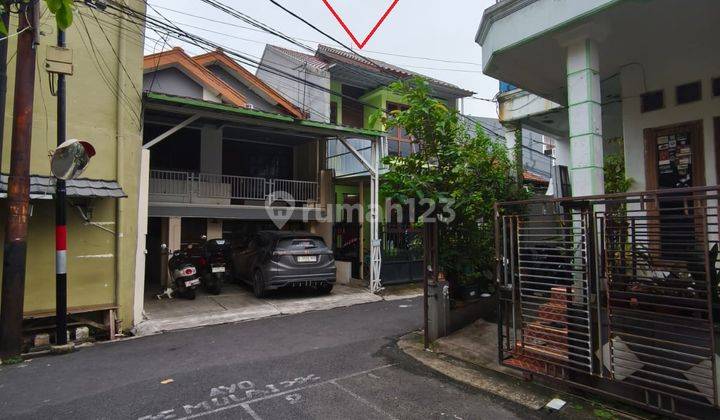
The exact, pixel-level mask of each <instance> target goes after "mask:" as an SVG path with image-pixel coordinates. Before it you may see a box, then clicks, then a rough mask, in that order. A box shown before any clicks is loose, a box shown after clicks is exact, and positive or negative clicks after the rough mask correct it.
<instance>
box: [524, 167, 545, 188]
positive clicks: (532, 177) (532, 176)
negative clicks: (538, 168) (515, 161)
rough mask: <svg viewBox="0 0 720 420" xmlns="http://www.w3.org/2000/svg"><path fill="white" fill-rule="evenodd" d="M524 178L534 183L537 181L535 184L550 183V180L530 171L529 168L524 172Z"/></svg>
mask: <svg viewBox="0 0 720 420" xmlns="http://www.w3.org/2000/svg"><path fill="white" fill-rule="evenodd" d="M523 179H524V180H525V181H529V182H532V183H535V184H542V185H549V184H550V181H548V180H547V179H545V178H543V177H541V176H540V175H535V174H534V173H532V172H530V171H528V170H526V171H525V172H523Z"/></svg>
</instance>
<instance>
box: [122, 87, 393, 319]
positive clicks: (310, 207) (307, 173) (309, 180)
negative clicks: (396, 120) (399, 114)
mask: <svg viewBox="0 0 720 420" xmlns="http://www.w3.org/2000/svg"><path fill="white" fill-rule="evenodd" d="M145 98H146V108H145V121H146V125H147V124H152V125H153V127H152V129H147V130H146V138H145V140H144V147H143V150H142V172H141V185H140V208H139V212H138V213H139V214H138V217H139V220H138V226H139V229H138V230H139V232H138V235H139V237H138V239H139V240H138V251H137V261H138V262H137V264H138V266H137V270H136V281H135V285H136V290H135V292H136V293H135V296H136V299H135V302H136V304H135V312H136V314H135V319H136V320H143V322H141V324H143V325H144V326H142V325H138V327H137V328H136V329H137V330H138V332H141V333H142V331H143V330H146V331H152V332H157V331H164V330H166V329H176V326H177V325H182V327H177V328H189V327H193V326H198V325H207V324H215V323H223V322H234V321H240V320H244V319H254V318H257V317H263V316H271V315H279V314H284V313H295V312H298V311H300V312H301V311H303V310H312V309H327V308H331V307H337V306H346V305H352V304H356V303H363V302H371V301H374V300H377V299H379V298H377V297H376V296H374V294H373V293H376V292H378V291H379V290H381V280H380V266H381V261H380V255H381V254H380V240H379V229H378V223H379V210H378V192H379V180H378V172H379V171H378V168H379V158H380V155H381V153H380V147H381V144H382V139H383V133H380V132H376V131H372V130H363V129H355V128H349V127H343V126H336V125H332V124H327V123H321V122H316V121H309V120H302V119H297V118H293V117H290V116H287V115H279V114H273V113H269V112H264V111H259V110H255V109H248V108H239V107H235V106H230V105H225V104H219V103H209V102H207V101H202V100H197V99H191V98H184V97H176V96H171V95H165V94H157V93H146V95H145ZM160 128H161V129H160ZM193 130H194V132H196V133H197V134H196V135H195V137H196V138H195V139H193V138H192V137H193V134H192V132H193ZM148 133H152V134H151V135H150V136H148V135H147V134H148ZM188 133H190V134H188ZM183 136H184V138H185V140H183ZM187 138H190V140H192V141H195V142H197V143H198V144H199V154H200V159H199V160H200V162H201V163H200V167H199V170H195V171H193V170H192V169H188V168H186V167H181V168H172V167H171V168H167V167H153V165H155V164H156V163H157V162H163V163H165V166H167V165H168V163H167V162H170V163H169V164H173V163H174V162H177V160H175V161H173V160H159V159H157V157H156V156H155V155H153V153H166V154H167V153H171V154H181V153H185V154H190V155H192V152H191V151H190V152H188V151H184V150H183V148H182V147H183V146H182V145H184V144H188V143H187V141H186V140H187ZM357 138H361V139H365V140H370V141H371V150H372V153H371V156H370V159H367V158H366V155H363V154H361V153H360V152H359V151H358V150H356V149H355V148H354V147H353V145H352V141H351V140H352V139H357ZM238 139H241V141H243V142H245V143H247V144H249V145H251V149H249V150H254V148H255V146H254V145H258V146H257V147H261V146H262V145H268V144H269V145H270V146H272V147H293V148H295V152H294V156H293V157H292V158H291V160H293V162H294V165H295V166H294V169H293V171H294V173H291V174H290V176H289V177H288V178H286V179H277V178H276V177H272V178H271V177H270V176H267V175H266V176H264V177H262V178H258V177H250V176H247V174H238V173H231V171H232V170H237V166H235V167H227V166H226V167H222V165H219V166H218V167H213V162H217V161H218V160H220V161H222V160H226V159H224V158H226V156H225V153H229V150H230V148H226V149H225V150H223V148H222V147H223V142H224V141H227V140H232V141H236V140H238ZM328 139H337V140H339V141H340V142H342V143H343V144H345V145H346V146H347V147H348V149H349V150H350V152H351V153H352V154H353V156H355V157H356V158H357V159H358V161H359V163H360V164H361V165H362V166H363V167H365V168H366V169H367V171H368V172H369V173H370V175H371V179H372V182H371V194H370V195H371V199H370V209H369V210H368V222H369V223H370V225H371V241H372V247H371V249H372V253H371V269H370V278H369V287H368V289H369V290H358V289H349V288H346V287H337V289H336V290H335V291H334V292H333V294H332V295H331V296H325V297H316V296H309V295H302V294H300V295H295V296H292V295H288V296H284V295H281V296H279V300H278V301H277V302H276V301H275V300H256V299H255V298H254V297H252V296H251V294H250V293H249V292H248V291H247V290H245V289H243V288H241V287H240V286H235V285H232V284H228V285H225V286H224V290H223V293H222V294H221V295H220V296H205V295H203V294H201V295H199V296H198V299H197V300H196V301H192V302H191V301H186V300H182V299H172V300H167V301H157V300H154V299H153V297H154V295H155V294H156V293H155V291H154V290H152V291H151V290H149V289H147V288H146V277H147V276H146V255H147V261H148V262H151V261H154V260H156V259H157V260H158V261H159V262H160V266H159V267H158V266H157V264H155V265H154V266H152V269H153V270H159V271H160V272H161V273H162V272H166V269H165V268H164V265H163V262H164V263H165V265H166V259H164V258H163V256H162V255H159V256H158V255H157V252H155V250H154V248H153V249H150V248H152V247H151V246H150V245H149V244H148V242H147V238H148V225H149V224H148V220H149V219H154V221H157V220H158V219H162V220H163V225H162V226H161V228H160V230H161V231H162V234H161V235H162V239H163V242H165V243H167V245H168V246H170V248H171V249H179V248H180V247H181V242H182V241H183V238H182V235H181V234H180V231H181V229H184V228H182V224H181V223H180V222H181V221H186V220H188V221H193V222H194V224H197V223H195V222H197V221H201V223H200V224H201V225H202V226H207V232H208V234H207V236H208V237H211V236H212V235H210V232H211V228H212V225H213V224H214V223H216V221H218V220H219V221H221V222H222V221H234V222H239V223H267V222H270V223H272V220H271V217H270V214H271V213H272V212H273V209H275V207H274V202H273V197H275V195H276V193H277V192H281V191H284V192H291V193H292V196H293V197H295V198H296V200H295V202H293V203H292V205H291V206H290V207H289V208H288V207H287V206H283V207H282V208H280V207H278V210H280V209H282V211H284V212H287V214H288V221H289V222H290V223H302V222H304V223H305V225H304V226H307V229H308V230H311V231H314V233H318V234H321V235H322V234H323V226H324V225H327V226H332V220H331V219H332V218H333V217H334V213H335V212H334V211H332V209H330V211H328V206H331V205H334V204H335V202H334V200H329V199H324V198H323V193H322V191H323V189H324V188H327V185H329V186H330V188H329V190H332V184H333V174H332V172H331V171H328V170H327V169H326V168H324V163H325V162H324V160H323V159H319V156H322V155H323V154H322V152H323V148H324V147H325V143H326V142H327V140H328ZM218 145H219V146H218ZM305 146H307V147H305ZM218 149H219V150H218ZM192 150H194V149H192ZM298 150H299V151H300V152H302V153H298ZM306 150H307V151H310V152H311V153H317V155H316V157H312V156H313V155H312V154H310V155H307V154H305V153H306V152H305V151H306ZM163 151H164V152H163ZM196 153H197V152H196ZM151 158H152V159H151ZM152 162H155V163H152ZM181 163H182V161H181ZM208 168H209V169H208ZM268 172H269V171H268ZM328 196H329V195H328ZM328 222H329V223H328ZM228 224H230V223H228ZM150 226H151V228H153V229H155V228H156V227H155V226H154V225H153V224H152V223H151V224H150ZM222 226H223V225H222V223H220V227H219V228H212V233H213V234H214V235H215V237H217V238H224V237H225V236H224V235H225V234H226V232H223V228H222ZM153 229H151V230H153ZM151 234H152V232H151ZM156 236H157V235H156ZM328 236H330V235H328ZM330 244H331V242H330ZM155 245H157V244H155ZM156 248H157V247H156ZM153 253H154V254H155V255H154V254H153ZM165 258H166V257H165ZM158 292H159V291H158ZM298 299H300V300H298ZM315 305H317V306H315ZM308 308H309V309H308ZM149 325H154V326H152V327H149ZM161 325H169V326H170V327H167V328H166V327H163V326H161Z"/></svg>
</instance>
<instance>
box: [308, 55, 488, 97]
mask: <svg viewBox="0 0 720 420" xmlns="http://www.w3.org/2000/svg"><path fill="white" fill-rule="evenodd" d="M317 54H318V56H320V57H327V58H330V59H337V60H339V61H341V62H344V63H346V64H351V65H357V66H360V67H362V68H364V69H367V70H370V71H375V72H378V73H389V74H392V75H394V76H396V77H399V78H407V77H412V76H422V77H424V78H426V79H428V80H429V81H430V83H431V84H435V85H438V86H442V87H445V88H449V89H452V90H455V91H456V93H457V94H458V95H461V96H471V95H473V93H474V92H472V91H469V90H466V89H463V88H461V87H459V86H456V85H454V84H452V83H448V82H444V81H442V80H438V79H435V78H432V77H428V76H425V75H423V74H420V73H417V72H414V71H410V70H407V69H404V68H402V67H398V66H396V65H394V64H390V63H387V62H385V61H381V60H377V59H374V58H367V59H366V58H365V57H362V56H360V55H358V54H355V53H352V52H350V51H345V50H340V49H338V48H333V47H329V46H327V45H322V44H320V45H318V50H317Z"/></svg>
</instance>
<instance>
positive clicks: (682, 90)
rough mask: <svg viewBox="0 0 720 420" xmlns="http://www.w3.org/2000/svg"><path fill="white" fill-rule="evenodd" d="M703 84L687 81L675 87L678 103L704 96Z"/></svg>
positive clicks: (693, 100)
mask: <svg viewBox="0 0 720 420" xmlns="http://www.w3.org/2000/svg"><path fill="white" fill-rule="evenodd" d="M701 91H702V84H701V83H700V82H693V83H687V84H684V85H680V86H678V87H676V88H675V96H676V100H677V104H678V105H683V104H689V103H690V102H696V101H699V100H700V99H701V98H702V92H701Z"/></svg>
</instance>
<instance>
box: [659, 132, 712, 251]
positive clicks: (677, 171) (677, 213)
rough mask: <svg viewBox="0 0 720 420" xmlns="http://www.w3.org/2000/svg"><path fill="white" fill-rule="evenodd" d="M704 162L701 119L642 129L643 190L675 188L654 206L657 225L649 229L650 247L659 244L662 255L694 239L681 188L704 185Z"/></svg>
mask: <svg viewBox="0 0 720 420" xmlns="http://www.w3.org/2000/svg"><path fill="white" fill-rule="evenodd" d="M704 163H705V162H704V153H703V135H702V121H696V122H690V123H683V124H678V125H673V126H667V127H660V128H653V129H647V130H645V174H646V184H647V190H650V191H653V190H677V194H673V195H672V196H671V198H670V199H667V198H666V199H662V200H660V201H658V203H657V208H656V209H654V211H655V215H656V217H657V219H659V220H658V221H659V226H655V227H654V229H653V230H655V233H657V234H658V235H653V237H654V238H653V239H651V244H650V248H654V249H656V250H657V249H658V248H659V251H660V252H661V254H662V255H663V257H666V258H667V257H670V256H672V255H673V254H677V253H678V252H683V251H686V248H687V246H688V244H692V243H694V242H695V241H694V237H695V235H696V234H697V233H698V232H695V223H694V222H695V220H694V211H693V209H692V208H687V205H686V204H687V201H686V200H685V199H684V198H686V197H687V195H688V194H687V193H686V192H683V190H684V189H687V188H691V187H702V186H705V164H704ZM675 196H677V200H675V199H673V197H675ZM654 242H656V243H654Z"/></svg>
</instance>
